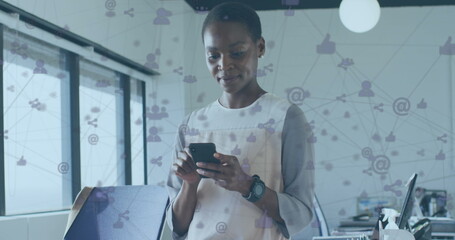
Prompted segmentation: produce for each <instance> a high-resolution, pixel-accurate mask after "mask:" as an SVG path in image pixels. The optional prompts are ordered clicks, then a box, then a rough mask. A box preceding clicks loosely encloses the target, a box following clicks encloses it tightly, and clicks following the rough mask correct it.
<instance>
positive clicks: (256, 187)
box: [253, 184, 264, 196]
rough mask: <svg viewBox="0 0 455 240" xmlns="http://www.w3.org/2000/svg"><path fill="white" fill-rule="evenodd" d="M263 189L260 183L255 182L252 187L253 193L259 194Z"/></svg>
mask: <svg viewBox="0 0 455 240" xmlns="http://www.w3.org/2000/svg"><path fill="white" fill-rule="evenodd" d="M263 191H264V188H263V187H262V186H261V185H260V184H256V186H254V189H253V192H254V195H256V196H261V195H262V192H263Z"/></svg>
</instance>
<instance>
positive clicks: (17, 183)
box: [2, 28, 71, 214]
mask: <svg viewBox="0 0 455 240" xmlns="http://www.w3.org/2000/svg"><path fill="white" fill-rule="evenodd" d="M5 29H6V28H5ZM3 36H4V37H3V41H4V42H3V55H4V59H3V86H4V87H3V90H2V91H3V118H4V130H3V131H4V149H5V151H4V153H3V154H4V159H5V185H6V186H5V205H6V206H5V208H6V209H5V212H6V214H19V213H25V212H36V211H49V210H58V209H63V208H69V207H70V206H71V171H70V168H71V158H70V146H71V143H70V141H69V139H70V138H69V134H70V122H69V120H70V118H69V116H70V115H69V111H70V110H69V108H68V106H69V71H68V69H67V67H66V66H67V64H66V61H67V57H66V54H65V52H64V51H63V50H61V49H59V48H57V47H53V46H51V45H49V44H46V43H45V42H42V41H40V40H37V39H34V38H31V37H28V36H25V35H23V34H21V33H18V32H16V31H12V30H5V31H4V33H3Z"/></svg>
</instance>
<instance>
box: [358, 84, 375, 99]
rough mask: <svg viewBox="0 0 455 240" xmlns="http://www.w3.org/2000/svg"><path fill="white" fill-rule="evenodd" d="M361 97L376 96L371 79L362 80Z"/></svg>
mask: <svg viewBox="0 0 455 240" xmlns="http://www.w3.org/2000/svg"><path fill="white" fill-rule="evenodd" d="M359 97H374V92H373V91H372V90H371V82H370V81H363V82H362V90H360V92H359Z"/></svg>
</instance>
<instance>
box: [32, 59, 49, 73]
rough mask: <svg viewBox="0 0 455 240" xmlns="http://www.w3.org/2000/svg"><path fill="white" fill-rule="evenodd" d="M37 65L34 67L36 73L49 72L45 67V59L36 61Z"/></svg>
mask: <svg viewBox="0 0 455 240" xmlns="http://www.w3.org/2000/svg"><path fill="white" fill-rule="evenodd" d="M35 64H36V67H35V69H33V73H34V74H47V70H46V69H45V68H44V61H43V60H41V59H39V60H37V61H36V63H35Z"/></svg>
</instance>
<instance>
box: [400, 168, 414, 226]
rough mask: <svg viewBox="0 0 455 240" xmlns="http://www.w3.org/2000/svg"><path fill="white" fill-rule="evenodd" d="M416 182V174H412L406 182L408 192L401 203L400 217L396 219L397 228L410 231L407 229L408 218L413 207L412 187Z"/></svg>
mask: <svg viewBox="0 0 455 240" xmlns="http://www.w3.org/2000/svg"><path fill="white" fill-rule="evenodd" d="M416 180H417V173H414V174H412V176H411V178H410V179H409V182H408V192H407V193H406V197H405V199H404V202H403V207H402V208H401V212H400V217H399V219H398V228H399V229H405V230H410V228H409V224H408V221H409V218H410V217H411V215H412V208H413V206H414V201H415V199H414V186H415V183H416Z"/></svg>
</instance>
